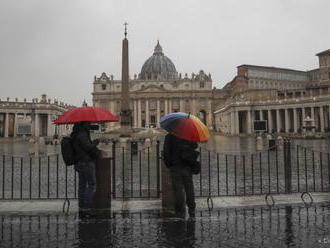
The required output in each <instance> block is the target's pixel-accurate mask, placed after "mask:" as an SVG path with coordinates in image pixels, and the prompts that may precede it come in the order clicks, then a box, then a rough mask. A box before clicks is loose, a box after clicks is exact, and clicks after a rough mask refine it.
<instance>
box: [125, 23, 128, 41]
mask: <svg viewBox="0 0 330 248" xmlns="http://www.w3.org/2000/svg"><path fill="white" fill-rule="evenodd" d="M127 25H128V23H127V22H125V23H124V26H125V33H124V34H125V38H126V36H127Z"/></svg>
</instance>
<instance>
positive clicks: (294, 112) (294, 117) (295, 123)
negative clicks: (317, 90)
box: [293, 108, 298, 133]
mask: <svg viewBox="0 0 330 248" xmlns="http://www.w3.org/2000/svg"><path fill="white" fill-rule="evenodd" d="M297 117H298V115H297V109H296V108H293V131H294V132H295V133H297V132H298V119H297Z"/></svg>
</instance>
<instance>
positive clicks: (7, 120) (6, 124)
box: [5, 113, 9, 138]
mask: <svg viewBox="0 0 330 248" xmlns="http://www.w3.org/2000/svg"><path fill="white" fill-rule="evenodd" d="M8 128H9V114H8V113H6V117H5V138H7V137H8Z"/></svg>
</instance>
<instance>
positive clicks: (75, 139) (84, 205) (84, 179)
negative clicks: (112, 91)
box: [71, 122, 101, 210]
mask: <svg viewBox="0 0 330 248" xmlns="http://www.w3.org/2000/svg"><path fill="white" fill-rule="evenodd" d="M89 129H90V122H78V123H75V124H74V126H73V130H72V133H71V138H72V143H73V149H74V154H75V155H74V156H75V159H74V161H75V170H76V171H77V172H78V173H79V188H78V200H79V210H88V209H90V207H91V203H92V199H93V196H94V194H95V191H96V175H95V167H96V159H97V158H98V157H99V155H100V153H101V151H100V150H99V149H98V148H97V145H98V143H99V141H98V140H94V141H92V140H91V137H90V131H89Z"/></svg>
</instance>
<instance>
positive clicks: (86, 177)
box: [78, 161, 96, 209]
mask: <svg viewBox="0 0 330 248" xmlns="http://www.w3.org/2000/svg"><path fill="white" fill-rule="evenodd" d="M78 168H79V169H78V173H79V189H78V199H79V208H82V209H86V208H90V207H91V203H92V200H93V196H94V194H95V191H96V176H95V163H94V162H93V161H90V162H88V163H79V164H78Z"/></svg>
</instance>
